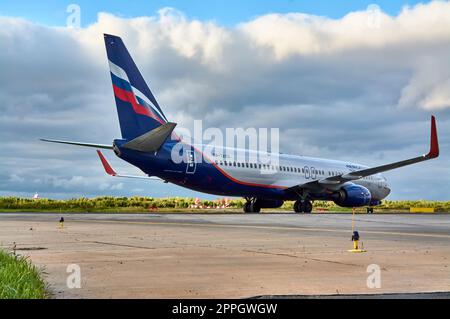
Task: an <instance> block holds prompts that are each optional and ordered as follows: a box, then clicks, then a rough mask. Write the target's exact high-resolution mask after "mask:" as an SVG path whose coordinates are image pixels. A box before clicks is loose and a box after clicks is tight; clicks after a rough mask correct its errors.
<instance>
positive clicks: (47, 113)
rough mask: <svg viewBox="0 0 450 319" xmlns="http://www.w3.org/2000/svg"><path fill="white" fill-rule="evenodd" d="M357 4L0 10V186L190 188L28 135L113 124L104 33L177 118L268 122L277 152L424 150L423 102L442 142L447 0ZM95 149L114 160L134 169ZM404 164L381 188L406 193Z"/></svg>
mask: <svg viewBox="0 0 450 319" xmlns="http://www.w3.org/2000/svg"><path fill="white" fill-rule="evenodd" d="M368 18H370V17H368V13H367V12H365V11H361V12H351V13H349V14H347V15H346V16H344V17H343V18H341V19H329V18H326V17H318V16H312V15H306V14H302V13H288V14H268V15H264V16H260V17H256V18H255V19H253V20H250V21H247V22H243V23H241V24H239V25H237V26H236V27H231V28H228V27H223V26H220V25H218V24H217V23H215V22H211V21H200V20H195V19H194V20H193V19H190V18H188V17H186V16H185V15H183V14H182V13H180V12H179V11H176V10H174V9H171V8H165V9H161V10H160V11H159V13H158V14H157V15H156V16H153V17H139V18H132V19H125V18H121V17H117V16H114V15H112V14H109V13H101V14H99V16H98V21H97V22H96V23H94V24H92V25H90V26H88V27H86V28H82V29H79V30H77V29H66V28H51V27H45V26H40V25H36V24H33V23H31V22H29V21H26V20H23V19H20V18H11V17H0V43H1V44H2V50H0V65H1V66H2V70H1V72H0V101H2V102H1V104H0V137H1V138H2V141H3V144H2V152H1V153H0V161H1V163H2V165H1V166H0V193H8V194H10V193H11V192H17V193H21V194H22V193H24V192H34V191H36V189H40V193H42V191H41V189H45V191H47V192H48V193H51V194H59V195H57V196H62V195H61V194H70V196H72V195H73V194H88V195H97V194H130V192H131V193H133V192H139V193H143V194H146V195H154V196H158V194H159V195H161V196H162V195H167V194H192V193H190V192H189V191H184V190H183V191H181V189H180V188H178V187H175V186H170V185H166V184H164V185H160V184H155V185H154V184H151V185H150V186H148V188H147V187H146V186H147V184H145V186H143V184H142V182H138V181H124V182H120V183H113V182H111V181H110V180H108V178H109V177H107V176H106V175H105V174H104V172H103V171H102V168H101V166H99V164H98V159H97V158H96V155H95V152H92V150H85V149H78V148H70V147H62V146H55V145H43V144H42V143H40V142H37V138H39V137H50V138H51V137H56V138H62V139H74V140H85V141H88V142H100V143H109V142H111V140H112V139H113V138H116V137H119V136H120V131H119V128H118V121H117V115H116V111H115V107H114V99H113V95H112V91H111V83H110V79H109V73H108V65H107V60H106V54H105V49H104V43H103V37H102V33H113V34H117V35H119V36H122V37H123V40H124V42H125V43H126V45H127V47H128V49H129V50H130V52H131V54H132V56H133V57H134V59H135V61H136V63H137V65H138V66H139V68H140V69H141V71H142V73H143V75H144V78H146V80H147V82H148V83H149V84H150V86H151V88H152V90H153V92H154V93H155V95H156V97H157V99H158V100H159V102H160V104H161V105H162V106H163V109H164V112H165V113H166V115H167V116H168V118H169V119H172V120H176V121H177V122H178V123H179V125H180V126H184V127H190V126H191V125H192V121H193V119H203V121H204V126H217V127H220V128H225V127H251V126H256V127H280V129H281V131H280V133H281V136H282V140H281V150H282V151H283V152H293V153H300V154H304V155H315V156H324V157H334V158H340V159H349V160H352V161H357V162H362V163H367V164H380V162H385V161H390V160H398V159H400V158H399V157H404V156H402V155H403V154H404V153H405V154H406V153H408V154H407V155H408V156H409V155H416V154H415V152H416V151H419V152H423V151H425V150H424V148H426V143H427V138H428V137H427V136H426V134H427V132H428V125H429V123H428V121H429V113H428V112H431V111H432V112H436V113H437V115H438V126H439V129H440V133H441V135H440V138H441V139H440V141H441V145H442V146H441V147H442V149H445V146H448V145H449V144H450V142H449V141H448V140H447V138H446V136H447V135H448V134H447V133H448V132H449V130H448V129H447V127H448V125H446V124H448V123H449V121H450V116H449V115H450V114H449V110H450V93H449V92H450V59H449V58H448V57H449V56H450V3H449V2H443V1H435V2H432V3H429V4H424V5H422V4H419V5H416V6H414V7H405V8H404V9H403V10H402V12H401V13H400V14H399V15H398V16H389V15H387V14H385V13H381V14H380V15H379V27H375V28H373V27H369V26H368ZM424 132H425V134H424ZM409 152H410V153H409ZM107 156H108V158H109V159H111V161H112V162H113V165H114V166H115V168H116V170H117V171H123V170H132V168H131V167H130V166H129V165H127V164H125V163H123V162H122V161H119V160H117V159H114V157H113V156H112V154H107ZM440 160H441V161H443V162H441V165H438V166H437V167H434V166H433V167H432V168H431V170H432V171H433V174H435V175H437V176H443V178H442V183H445V182H447V183H448V182H450V179H449V177H448V174H447V173H446V171H445V170H444V168H441V167H446V164H449V163H448V159H446V158H445V152H443V155H442V159H440ZM417 169H419V168H417ZM135 171H137V170H135ZM413 171H414V169H411V170H409V169H404V170H399V171H398V172H395V173H392V174H393V176H396V178H395V179H394V180H395V183H396V185H394V186H396V187H394V193H393V196H402V195H404V196H411V194H410V193H409V192H406V191H405V192H403V190H402V189H403V188H405V189H406V186H407V185H410V184H411V182H410V176H411V174H408V172H409V173H411V172H413ZM136 173H139V172H136ZM395 174H398V175H395ZM432 176H433V175H431V174H426V175H425V177H423V178H422V180H421V183H423V185H422V184H421V185H422V186H421V187H423V191H424V192H429V194H430V196H434V198H437V197H439V196H446V195H445V194H444V193H442V192H441V195H439V194H436V192H435V191H431V189H432V188H433V185H434V183H435V180H434V178H433V177H432ZM23 179H25V180H26V181H29V182H28V183H24V182H23ZM38 186H40V187H38ZM130 190H132V191H130ZM178 192H180V193H178ZM68 196H69V195H68ZM424 197H426V194H424Z"/></svg>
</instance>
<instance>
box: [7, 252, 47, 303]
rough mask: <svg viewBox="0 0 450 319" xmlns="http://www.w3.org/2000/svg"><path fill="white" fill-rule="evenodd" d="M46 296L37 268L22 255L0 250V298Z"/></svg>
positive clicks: (38, 297)
mask: <svg viewBox="0 0 450 319" xmlns="http://www.w3.org/2000/svg"><path fill="white" fill-rule="evenodd" d="M47 296H48V294H47V290H46V285H45V283H44V281H43V280H42V278H41V272H40V271H39V269H38V268H37V267H36V266H34V265H33V264H31V262H30V261H29V260H28V259H27V258H26V257H23V256H14V255H12V254H10V253H7V252H5V251H3V250H0V299H43V298H46V297H47Z"/></svg>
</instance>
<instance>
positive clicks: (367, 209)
mask: <svg viewBox="0 0 450 319" xmlns="http://www.w3.org/2000/svg"><path fill="white" fill-rule="evenodd" d="M366 213H367V214H373V207H370V206H369V207H367V208H366Z"/></svg>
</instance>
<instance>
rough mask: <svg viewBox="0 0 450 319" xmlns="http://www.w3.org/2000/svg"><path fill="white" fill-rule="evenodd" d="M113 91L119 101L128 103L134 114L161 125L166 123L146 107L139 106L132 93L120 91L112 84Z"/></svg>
mask: <svg viewBox="0 0 450 319" xmlns="http://www.w3.org/2000/svg"><path fill="white" fill-rule="evenodd" d="M113 90H114V95H115V96H116V97H117V98H118V99H120V100H122V101H124V102H128V103H130V104H131V105H132V106H133V110H134V111H135V112H136V113H138V114H142V115H146V116H149V117H151V118H153V119H155V120H157V121H158V122H159V123H161V124H165V123H166V122H164V121H163V120H162V119H161V118H160V117H159V116H158V115H156V114H155V113H153V112H152V111H151V110H149V109H148V108H147V107H145V106H143V105H141V104H139V103H138V102H137V101H136V98H135V96H134V94H133V93H132V92H129V91H126V90H124V89H121V88H120V87H118V86H115V85H114V84H113Z"/></svg>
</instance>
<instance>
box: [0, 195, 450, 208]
mask: <svg viewBox="0 0 450 319" xmlns="http://www.w3.org/2000/svg"><path fill="white" fill-rule="evenodd" d="M198 202H199V200H198V199H197V200H196V199H195V198H185V197H168V198H154V197H111V196H103V197H95V198H84V197H82V198H72V199H65V200H55V199H47V198H38V199H31V198H20V197H0V209H2V210H21V209H22V210H61V211H102V210H105V211H106V210H110V211H111V210H112V211H113V210H120V211H127V210H129V211H138V210H144V211H146V210H152V209H188V208H191V207H194V206H196V205H197V204H198ZM224 202H225V200H224V199H217V200H201V201H200V204H201V206H202V207H203V208H214V207H217V206H219V207H221V206H222V205H223V203H224ZM226 202H227V207H228V208H235V209H240V208H242V206H243V205H244V203H245V200H244V199H232V200H227V201H226ZM197 206H198V205H197ZM292 206H293V202H291V201H289V202H285V203H284V205H283V206H282V207H281V209H286V210H292ZM410 207H433V208H434V209H435V211H437V212H442V211H450V201H426V200H416V201H401V200H399V201H392V200H387V201H383V204H382V205H381V206H378V207H377V209H381V210H400V211H401V210H409V208H410ZM314 208H315V209H316V210H317V209H323V210H348V209H345V208H341V207H339V206H337V205H336V204H334V203H333V202H325V201H315V202H314Z"/></svg>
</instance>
